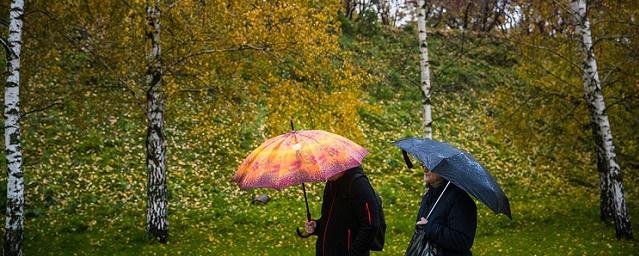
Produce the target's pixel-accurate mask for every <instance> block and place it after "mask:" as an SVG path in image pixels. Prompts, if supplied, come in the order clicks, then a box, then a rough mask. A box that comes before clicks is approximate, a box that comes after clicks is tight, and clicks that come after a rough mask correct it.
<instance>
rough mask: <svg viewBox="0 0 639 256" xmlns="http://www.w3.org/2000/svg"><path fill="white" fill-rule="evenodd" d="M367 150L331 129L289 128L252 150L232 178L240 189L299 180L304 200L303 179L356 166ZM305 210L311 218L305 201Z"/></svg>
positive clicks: (316, 178) (279, 186)
mask: <svg viewBox="0 0 639 256" xmlns="http://www.w3.org/2000/svg"><path fill="white" fill-rule="evenodd" d="M291 126H292V124H291ZM366 154H368V151H367V150H366V149H365V148H363V147H362V146H360V145H357V144H356V143H355V142H352V141H350V140H348V139H346V138H344V137H342V136H340V135H337V134H334V133H330V132H327V131H322V130H305V131H292V132H289V133H286V134H282V135H280V136H277V137H274V138H271V139H269V140H267V141H265V142H264V143H262V145H260V146H259V147H257V148H256V149H255V150H253V152H251V154H249V156H248V157H247V158H246V159H245V160H244V162H242V164H241V165H240V166H239V167H238V169H237V172H236V173H235V176H234V177H233V180H234V181H235V182H237V183H238V185H239V186H240V188H241V189H248V188H274V189H282V188H284V187H288V186H293V185H299V184H302V189H303V190H304V199H305V200H306V189H305V188H304V182H318V181H326V180H328V178H330V177H331V176H333V175H335V174H338V173H340V172H343V171H346V170H348V169H351V168H353V167H357V166H359V165H361V164H362V159H363V158H364V157H365V156H366ZM306 201H307V200H306ZM306 213H307V218H308V219H309V220H310V211H309V210H308V201H307V202H306Z"/></svg>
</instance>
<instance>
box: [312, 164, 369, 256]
mask: <svg viewBox="0 0 639 256" xmlns="http://www.w3.org/2000/svg"><path fill="white" fill-rule="evenodd" d="M357 173H360V174H361V175H359V174H358V175H357V176H355V175H356V174H357ZM353 178H355V179H353ZM349 187H350V191H349ZM378 209H379V206H378V200H377V197H376V195H375V192H374V191H373V188H372V187H371V184H370V183H369V181H368V178H366V177H365V176H363V170H362V168H361V167H355V168H352V169H349V170H347V171H346V172H345V174H344V175H343V176H342V177H340V178H339V179H337V180H335V181H328V182H326V186H325V187H324V197H323V202H322V217H321V218H320V219H319V220H316V222H317V228H316V229H315V233H314V235H317V236H318V237H317V242H316V244H315V254H316V255H318V256H319V255H321V256H345V255H348V256H359V255H369V254H370V252H369V246H370V243H371V241H372V240H373V237H374V236H375V234H376V232H377V231H378V229H379V228H380V223H379V219H380V218H379V210H378Z"/></svg>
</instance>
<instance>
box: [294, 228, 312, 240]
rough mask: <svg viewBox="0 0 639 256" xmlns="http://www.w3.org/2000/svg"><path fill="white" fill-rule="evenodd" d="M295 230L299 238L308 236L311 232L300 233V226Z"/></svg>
mask: <svg viewBox="0 0 639 256" xmlns="http://www.w3.org/2000/svg"><path fill="white" fill-rule="evenodd" d="M295 231H297V236H299V237H301V238H308V237H309V236H311V234H304V233H302V231H300V228H297V229H296V230H295Z"/></svg>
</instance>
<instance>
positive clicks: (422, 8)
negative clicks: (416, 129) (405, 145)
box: [417, 0, 433, 139]
mask: <svg viewBox="0 0 639 256" xmlns="http://www.w3.org/2000/svg"><path fill="white" fill-rule="evenodd" d="M417 26H418V29H419V63H420V69H421V85H420V87H421V89H422V96H423V97H424V99H423V101H422V108H423V111H424V137H426V138H429V139H432V138H433V128H432V124H433V117H432V114H431V105H430V103H431V102H430V60H429V59H428V43H427V42H426V38H427V35H426V1H425V0H419V2H418V6H417Z"/></svg>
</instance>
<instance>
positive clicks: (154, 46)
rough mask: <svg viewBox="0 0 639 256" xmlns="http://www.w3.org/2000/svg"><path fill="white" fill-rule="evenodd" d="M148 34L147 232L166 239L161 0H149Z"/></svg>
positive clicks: (166, 205) (153, 236) (162, 240)
mask: <svg viewBox="0 0 639 256" xmlns="http://www.w3.org/2000/svg"><path fill="white" fill-rule="evenodd" d="M146 11H147V12H146V15H147V24H148V26H149V27H148V29H149V30H148V33H147V36H148V37H149V40H150V41H151V49H150V51H149V53H148V55H147V73H146V79H147V81H146V82H147V95H146V96H147V108H148V111H147V137H146V151H147V157H146V166H147V215H146V232H147V234H148V235H149V236H150V237H151V238H153V239H157V240H158V241H160V243H166V241H167V238H168V229H169V228H168V219H167V212H168V203H167V194H166V193H167V188H166V166H165V154H166V146H165V136H164V92H163V85H162V61H161V51H160V29H161V28H160V0H155V1H154V3H151V0H148V1H147V10H146Z"/></svg>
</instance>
